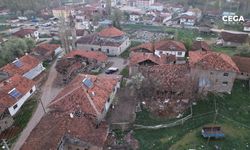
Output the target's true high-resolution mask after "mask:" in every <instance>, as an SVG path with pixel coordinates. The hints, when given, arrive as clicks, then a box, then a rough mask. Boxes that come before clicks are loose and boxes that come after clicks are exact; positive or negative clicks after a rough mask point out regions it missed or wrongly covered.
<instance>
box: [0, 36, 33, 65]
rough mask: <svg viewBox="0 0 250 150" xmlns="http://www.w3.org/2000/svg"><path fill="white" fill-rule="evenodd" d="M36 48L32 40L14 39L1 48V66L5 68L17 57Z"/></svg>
mask: <svg viewBox="0 0 250 150" xmlns="http://www.w3.org/2000/svg"><path fill="white" fill-rule="evenodd" d="M34 47H35V41H34V40H32V39H21V38H12V39H9V40H8V41H7V42H5V43H4V45H3V46H2V47H0V66H3V65H5V64H7V63H9V62H11V61H13V60H14V59H15V58H17V57H21V56H23V55H24V54H25V53H27V52H30V51H31V49H32V48H34Z"/></svg>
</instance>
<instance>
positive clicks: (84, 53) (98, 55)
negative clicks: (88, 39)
mask: <svg viewBox="0 0 250 150" xmlns="http://www.w3.org/2000/svg"><path fill="white" fill-rule="evenodd" d="M75 56H81V57H86V58H89V59H95V60H97V61H101V62H106V61H107V60H108V56H107V55H106V54H104V53H103V52H98V51H88V50H73V51H71V52H70V53H68V54H66V55H65V56H64V58H73V57H75Z"/></svg>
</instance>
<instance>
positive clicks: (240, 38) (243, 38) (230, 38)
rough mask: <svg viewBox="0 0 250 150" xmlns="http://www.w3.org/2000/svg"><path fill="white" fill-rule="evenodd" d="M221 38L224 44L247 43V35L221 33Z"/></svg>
mask: <svg viewBox="0 0 250 150" xmlns="http://www.w3.org/2000/svg"><path fill="white" fill-rule="evenodd" d="M221 37H222V39H223V40H224V41H226V42H234V43H246V42H248V34H247V33H234V32H221Z"/></svg>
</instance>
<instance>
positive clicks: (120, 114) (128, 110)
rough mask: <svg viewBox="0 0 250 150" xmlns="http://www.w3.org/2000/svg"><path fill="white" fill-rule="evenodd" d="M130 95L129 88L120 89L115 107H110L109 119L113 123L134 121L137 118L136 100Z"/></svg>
mask: <svg viewBox="0 0 250 150" xmlns="http://www.w3.org/2000/svg"><path fill="white" fill-rule="evenodd" d="M129 95H131V93H130V92H129V90H126V89H120V90H119V91H118V93H117V97H118V98H117V99H116V100H115V102H114V108H111V109H110V112H109V115H108V118H107V121H108V122H109V123H111V124H113V123H123V122H129V123H131V122H133V121H134V120H135V108H136V104H137V102H136V100H134V99H132V98H131V97H130V96H129Z"/></svg>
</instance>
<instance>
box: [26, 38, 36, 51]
mask: <svg viewBox="0 0 250 150" xmlns="http://www.w3.org/2000/svg"><path fill="white" fill-rule="evenodd" d="M25 43H26V45H27V52H28V53H30V52H31V51H32V49H33V48H35V46H36V42H35V41H34V40H33V39H31V38H26V39H25Z"/></svg>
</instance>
